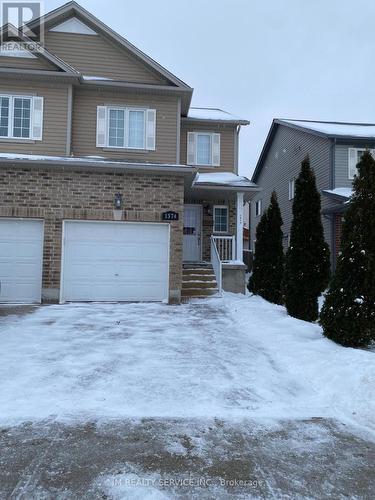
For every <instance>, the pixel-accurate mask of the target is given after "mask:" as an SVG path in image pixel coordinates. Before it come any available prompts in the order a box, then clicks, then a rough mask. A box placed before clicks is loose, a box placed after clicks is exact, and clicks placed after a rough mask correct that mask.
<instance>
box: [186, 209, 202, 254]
mask: <svg viewBox="0 0 375 500" xmlns="http://www.w3.org/2000/svg"><path fill="white" fill-rule="evenodd" d="M201 233H202V206H201V205H185V206H184V255H183V258H184V261H187V262H198V261H200V260H201V258H202V257H201V236H202V235H201Z"/></svg>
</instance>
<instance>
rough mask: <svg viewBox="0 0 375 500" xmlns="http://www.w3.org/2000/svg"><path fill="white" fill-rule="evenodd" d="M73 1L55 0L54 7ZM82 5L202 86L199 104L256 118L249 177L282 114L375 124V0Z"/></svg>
mask: <svg viewBox="0 0 375 500" xmlns="http://www.w3.org/2000/svg"><path fill="white" fill-rule="evenodd" d="M64 3H65V2H61V1H55V0H46V1H45V9H46V11H49V10H52V9H53V8H56V7H58V6H60V5H62V4H64ZM80 3H81V5H82V6H83V7H85V8H86V9H88V10H90V11H91V12H92V13H93V14H94V15H96V16H97V17H99V18H100V19H101V20H102V21H103V22H105V23H106V24H108V25H109V26H111V28H112V29H114V30H116V31H117V32H118V33H120V34H121V35H122V36H124V37H125V38H126V39H128V40H129V41H130V42H132V43H133V44H135V45H136V46H137V47H138V48H140V49H141V50H143V51H144V52H146V53H147V54H148V55H150V56H151V57H152V58H153V59H156V60H157V61H158V62H159V63H160V64H161V65H163V66H164V67H166V68H167V69H169V70H170V71H172V73H174V74H175V75H176V76H178V77H179V78H181V79H182V80H184V81H185V82H186V83H188V84H189V85H191V86H192V87H194V89H195V90H194V95H193V105H196V106H208V107H218V108H222V109H224V110H226V111H229V112H232V113H234V114H236V115H238V116H241V117H243V118H246V119H248V120H250V121H251V125H250V126H248V127H244V128H243V129H242V132H241V142H240V173H241V174H242V175H247V176H250V175H251V173H252V171H253V169H254V166H255V164H256V161H257V159H258V156H259V153H260V150H261V148H262V146H263V143H264V140H265V138H266V135H267V132H268V129H269V127H270V124H271V121H272V119H273V118H275V117H283V118H296V119H298V118H300V119H313V120H338V121H340V120H341V121H357V122H375V99H374V93H375V90H374V87H375V78H374V76H375V58H374V53H375V41H374V40H375V37H374V26H375V1H374V0H189V1H187V2H186V1H182V0H138V1H134V0H133V1H130V0H122V1H116V0H90V1H85V0H81V1H80Z"/></svg>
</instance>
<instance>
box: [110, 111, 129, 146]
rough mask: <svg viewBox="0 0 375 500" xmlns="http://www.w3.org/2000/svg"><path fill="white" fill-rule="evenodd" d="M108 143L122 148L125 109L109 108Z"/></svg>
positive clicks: (123, 143) (123, 142)
mask: <svg viewBox="0 0 375 500" xmlns="http://www.w3.org/2000/svg"><path fill="white" fill-rule="evenodd" d="M108 126H109V130H108V145H109V146H111V147H113V148H123V147H124V145H125V110H124V109H110V110H109V124H108Z"/></svg>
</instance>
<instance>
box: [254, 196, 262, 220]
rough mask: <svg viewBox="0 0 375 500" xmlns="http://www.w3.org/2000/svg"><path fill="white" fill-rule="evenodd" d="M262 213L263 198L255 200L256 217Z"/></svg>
mask: <svg viewBox="0 0 375 500" xmlns="http://www.w3.org/2000/svg"><path fill="white" fill-rule="evenodd" d="M261 213H262V200H258V201H256V202H255V217H259V215H260V214H261Z"/></svg>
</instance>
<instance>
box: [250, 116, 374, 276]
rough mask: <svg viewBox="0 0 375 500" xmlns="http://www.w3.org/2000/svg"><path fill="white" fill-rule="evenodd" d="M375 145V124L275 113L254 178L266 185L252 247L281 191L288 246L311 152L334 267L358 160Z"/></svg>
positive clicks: (254, 218) (256, 209) (254, 206)
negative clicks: (298, 187) (297, 190)
mask: <svg viewBox="0 0 375 500" xmlns="http://www.w3.org/2000/svg"><path fill="white" fill-rule="evenodd" d="M373 148H375V125H373V124H361V123H360V124H358V123H337V122H318V121H307V120H282V119H275V120H274V121H273V123H272V126H271V129H270V131H269V134H268V137H267V139H266V142H265V144H264V147H263V150H262V152H261V155H260V158H259V160H258V163H257V166H256V168H255V171H254V174H253V177H252V181H253V182H256V183H257V184H258V185H259V187H260V188H262V191H261V192H259V193H258V194H257V195H256V196H255V197H254V198H253V201H252V202H251V223H250V227H251V248H252V249H254V241H255V231H256V226H257V224H258V222H259V219H260V217H261V215H262V213H263V211H264V209H265V208H266V207H267V205H268V204H269V201H270V197H271V193H272V191H273V190H275V191H276V193H277V196H278V200H279V204H280V209H281V215H282V218H283V221H284V225H283V233H284V246H285V248H287V246H288V243H289V238H290V227H291V222H292V205H293V198H294V181H295V179H296V177H297V176H298V174H299V172H300V169H301V162H302V160H303V159H304V158H305V156H306V155H309V157H310V162H311V166H312V168H313V169H314V171H315V175H316V182H317V187H318V190H319V191H320V193H321V195H322V222H323V227H324V233H325V238H326V241H327V243H328V244H329V246H330V249H331V257H332V266H333V268H334V267H335V263H336V258H337V254H338V252H339V249H340V237H341V222H342V217H343V212H344V211H345V209H346V208H347V206H348V202H349V199H350V196H351V192H352V183H353V178H354V175H355V173H356V171H357V163H358V160H359V158H360V155H361V154H362V153H363V151H364V150H365V149H373Z"/></svg>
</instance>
